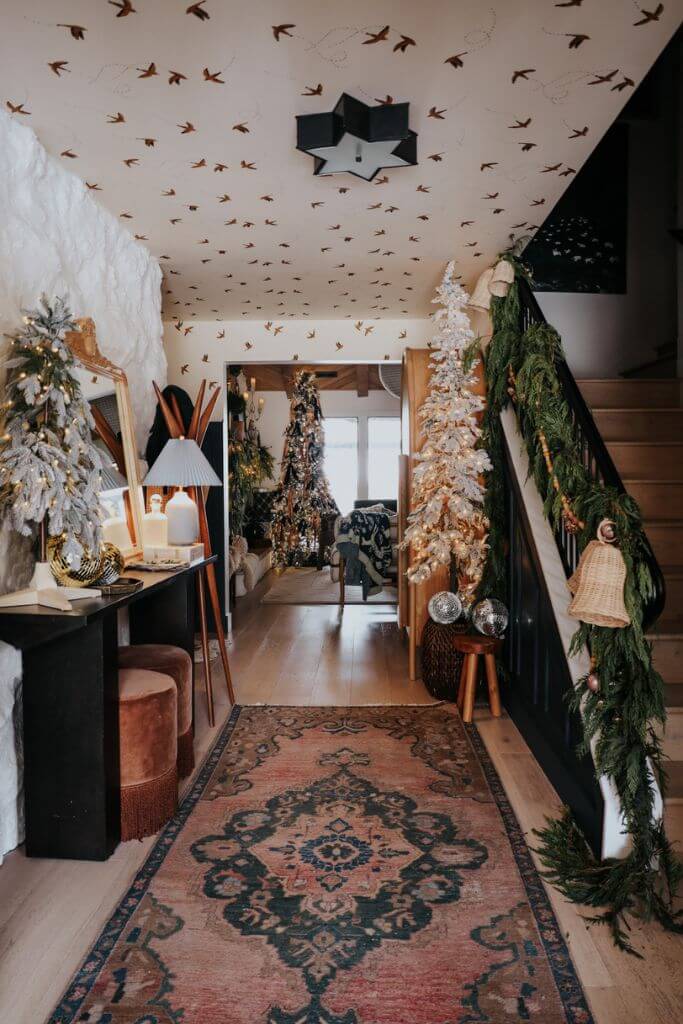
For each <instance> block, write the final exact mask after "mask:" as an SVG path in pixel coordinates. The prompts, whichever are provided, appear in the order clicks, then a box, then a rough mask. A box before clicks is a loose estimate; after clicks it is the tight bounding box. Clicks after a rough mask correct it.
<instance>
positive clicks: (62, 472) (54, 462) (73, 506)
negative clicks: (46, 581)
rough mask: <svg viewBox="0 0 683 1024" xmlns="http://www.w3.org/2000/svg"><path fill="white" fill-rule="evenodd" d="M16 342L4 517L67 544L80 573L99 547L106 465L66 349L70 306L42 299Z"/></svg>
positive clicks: (4, 462)
mask: <svg viewBox="0 0 683 1024" xmlns="http://www.w3.org/2000/svg"><path fill="white" fill-rule="evenodd" d="M23 319H24V326H23V328H22V330H21V331H20V332H19V333H18V334H17V335H16V336H15V337H13V338H12V348H11V352H10V355H9V358H8V359H7V360H6V362H5V366H6V368H7V370H8V375H7V383H6V388H5V390H6V395H7V398H6V401H5V403H4V407H3V412H4V419H5V429H4V434H3V436H2V438H1V439H0V511H1V512H2V514H3V515H6V516H7V517H8V518H9V521H10V522H11V524H12V526H13V528H14V529H15V530H16V531H17V532H18V533H21V534H23V535H24V536H27V537H30V536H33V537H35V536H36V534H37V532H38V530H39V528H40V526H41V524H45V526H46V528H47V534H48V536H50V537H54V538H61V539H62V540H63V544H62V555H63V557H64V558H65V559H67V560H69V561H70V562H71V564H72V566H73V568H74V569H77V568H78V567H79V565H80V562H81V558H82V557H83V554H84V552H85V551H86V550H89V551H94V550H96V549H97V548H98V547H99V545H100V541H101V510H100V501H99V491H100V469H101V468H102V462H101V458H100V455H99V452H98V451H97V448H96V447H95V446H94V444H93V443H92V435H91V431H92V429H93V428H94V422H93V419H92V415H91V412H90V407H89V405H88V402H87V401H86V399H85V398H84V397H83V394H82V392H81V387H80V384H79V382H78V380H77V378H76V377H75V375H74V367H75V360H74V356H73V353H72V352H71V349H70V348H69V347H68V345H67V344H66V342H65V341H64V334H65V332H66V331H75V330H78V325H77V324H76V322H75V321H74V320H73V318H72V316H71V312H70V310H69V308H68V306H67V305H66V302H65V300H64V299H61V298H57V299H55V300H54V301H53V302H52V303H50V302H49V301H48V300H47V298H46V297H45V296H43V297H42V298H41V303H40V306H39V308H38V309H35V310H32V311H30V312H29V311H26V312H25V313H24V318H23Z"/></svg>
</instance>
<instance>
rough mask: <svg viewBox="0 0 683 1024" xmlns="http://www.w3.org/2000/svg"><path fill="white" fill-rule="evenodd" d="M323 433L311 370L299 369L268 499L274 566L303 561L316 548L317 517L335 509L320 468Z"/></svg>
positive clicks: (303, 563)
mask: <svg viewBox="0 0 683 1024" xmlns="http://www.w3.org/2000/svg"><path fill="white" fill-rule="evenodd" d="M323 449H324V436H323V425H322V411H321V409H320V396H319V394H318V388H317V386H316V383H315V374H314V373H311V372H310V371H307V370H301V371H299V373H298V374H297V375H296V377H295V379H294V388H293V392H292V402H291V406H290V421H289V423H288V424H287V428H286V430H285V446H284V452H283V455H282V465H281V468H280V488H279V492H278V496H277V498H276V499H275V501H274V503H273V510H272V527H271V539H272V543H273V565H274V566H275V568H276V569H284V568H285V567H286V566H288V565H306V564H307V562H308V561H309V560H310V558H311V557H312V556H313V555H314V554H315V552H316V551H317V547H318V535H319V532H320V523H321V518H322V516H323V515H324V514H325V513H329V512H337V511H338V509H337V505H336V503H335V500H334V498H333V497H332V494H331V493H330V486H329V484H328V482H327V478H326V476H325V474H324V472H323Z"/></svg>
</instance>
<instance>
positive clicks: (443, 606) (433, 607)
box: [427, 590, 462, 625]
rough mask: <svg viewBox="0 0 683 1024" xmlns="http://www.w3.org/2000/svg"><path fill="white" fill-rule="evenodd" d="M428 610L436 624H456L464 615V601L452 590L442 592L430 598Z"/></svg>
mask: <svg viewBox="0 0 683 1024" xmlns="http://www.w3.org/2000/svg"><path fill="white" fill-rule="evenodd" d="M427 608H428V610H429V614H430V616H431V618H432V619H434V622H440V623H442V624H443V625H447V624H448V623H450V622H455V620H456V619H459V618H460V616H461V615H462V601H461V600H460V598H459V597H458V595H457V594H453V593H452V592H451V591H450V590H440V591H439V593H438V594H434V595H433V596H432V597H430V599H429V604H428V605H427Z"/></svg>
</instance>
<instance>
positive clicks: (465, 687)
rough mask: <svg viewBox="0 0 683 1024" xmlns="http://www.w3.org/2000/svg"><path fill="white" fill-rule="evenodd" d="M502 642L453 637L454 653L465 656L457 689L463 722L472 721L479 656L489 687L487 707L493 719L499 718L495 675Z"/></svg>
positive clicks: (482, 637) (477, 637)
mask: <svg viewBox="0 0 683 1024" xmlns="http://www.w3.org/2000/svg"><path fill="white" fill-rule="evenodd" d="M502 643H503V641H502V640H499V639H498V638H497V637H493V636H471V635H464V636H455V637H453V646H454V647H455V649H456V651H460V652H461V653H462V654H464V655H465V660H464V661H463V663H462V671H461V673H460V687H459V689H458V707H459V708H460V712H461V714H462V720H463V722H471V721H472V713H473V711H474V691H475V689H476V686H477V668H478V665H479V655H480V654H483V655H484V664H485V665H486V681H487V683H488V686H489V705H490V707H491V714H492V715H493V717H494V718H500V694H499V692H498V675H497V673H496V657H495V655H496V651H498V650H499V649H500V646H501V644H502Z"/></svg>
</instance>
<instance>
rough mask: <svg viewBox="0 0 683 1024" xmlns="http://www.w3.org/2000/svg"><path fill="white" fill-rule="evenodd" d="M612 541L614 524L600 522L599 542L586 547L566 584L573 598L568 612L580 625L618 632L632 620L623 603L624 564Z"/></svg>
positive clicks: (596, 541) (593, 542)
mask: <svg viewBox="0 0 683 1024" xmlns="http://www.w3.org/2000/svg"><path fill="white" fill-rule="evenodd" d="M614 539H615V535H614V529H613V524H612V523H610V522H609V520H606V519H603V521H602V522H601V523H600V526H599V527H598V539H597V540H592V541H590V543H589V544H587V545H586V547H585V548H584V550H583V552H582V554H581V558H580V559H579V564H578V565H577V567H576V571H575V572H574V574H573V576H571V577H570V579H569V580H568V581H567V585H568V587H569V589H570V590H571V592H572V594H573V595H574V597H573V598H572V601H571V604H570V605H569V608H568V612H569V614H570V615H571V616H572V618H574V619H579V620H580V621H581V622H588V623H591V624H592V625H594V626H611V627H612V628H614V629H619V628H620V627H622V626H628V625H629V624H630V622H631V618H630V616H629V614H628V612H627V610H626V605H625V604H624V583H625V582H626V563H625V562H624V558H623V555H622V554H621V551H620V550H619V548H617V547H614V546H613V543H614Z"/></svg>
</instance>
